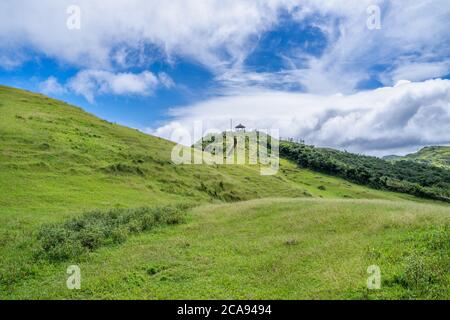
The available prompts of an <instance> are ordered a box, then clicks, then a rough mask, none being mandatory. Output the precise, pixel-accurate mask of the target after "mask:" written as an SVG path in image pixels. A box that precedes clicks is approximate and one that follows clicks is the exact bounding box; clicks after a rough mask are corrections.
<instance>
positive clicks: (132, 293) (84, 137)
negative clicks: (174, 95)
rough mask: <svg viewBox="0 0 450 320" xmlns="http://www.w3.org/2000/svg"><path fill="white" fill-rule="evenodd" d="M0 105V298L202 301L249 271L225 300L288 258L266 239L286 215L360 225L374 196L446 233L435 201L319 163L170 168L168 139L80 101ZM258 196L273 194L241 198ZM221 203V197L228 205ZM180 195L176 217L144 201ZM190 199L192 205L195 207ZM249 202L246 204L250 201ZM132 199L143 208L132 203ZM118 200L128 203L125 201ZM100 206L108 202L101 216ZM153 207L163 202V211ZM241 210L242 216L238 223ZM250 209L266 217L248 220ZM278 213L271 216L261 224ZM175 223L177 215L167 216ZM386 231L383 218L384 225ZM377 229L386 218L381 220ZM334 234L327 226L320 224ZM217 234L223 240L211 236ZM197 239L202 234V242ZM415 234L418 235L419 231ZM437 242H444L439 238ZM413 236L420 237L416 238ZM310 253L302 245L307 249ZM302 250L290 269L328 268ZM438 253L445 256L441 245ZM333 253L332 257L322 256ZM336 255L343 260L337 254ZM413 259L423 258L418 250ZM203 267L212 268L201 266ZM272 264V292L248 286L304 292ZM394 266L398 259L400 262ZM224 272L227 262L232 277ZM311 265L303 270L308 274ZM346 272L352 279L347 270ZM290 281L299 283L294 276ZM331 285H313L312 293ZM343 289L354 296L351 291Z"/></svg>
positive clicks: (301, 224) (18, 97) (16, 100)
mask: <svg viewBox="0 0 450 320" xmlns="http://www.w3.org/2000/svg"><path fill="white" fill-rule="evenodd" d="M0 115H1V116H0V181H2V183H1V184H0V257H1V259H0V299H8V298H43V297H46V298H70V297H74V298H99V297H102V298H118V297H137V298H167V297H172V298H176V297H183V298H196V297H206V298H213V297H219V296H224V295H225V291H224V290H225V289H224V288H237V286H238V285H239V281H240V280H241V279H244V278H248V279H253V282H249V283H248V286H247V287H246V288H244V289H242V291H239V290H237V289H233V290H231V291H230V296H232V297H236V298H242V297H246V296H247V294H248V292H250V291H251V290H250V287H251V286H252V284H255V283H256V282H257V280H256V279H258V277H257V276H259V275H260V274H259V273H258V272H257V271H258V268H259V267H261V268H262V266H263V265H266V263H267V265H266V268H268V269H267V270H269V271H270V270H271V269H270V266H271V264H270V261H275V259H280V258H283V257H288V253H289V251H286V250H290V249H289V246H288V247H287V248H285V247H284V246H283V244H281V245H280V246H281V248H285V249H282V250H281V251H280V253H277V252H276V251H274V248H279V247H277V246H278V245H279V243H278V242H274V243H273V244H271V243H270V241H269V242H267V241H266V240H267V239H266V237H267V238H270V237H274V238H277V237H279V236H284V235H288V234H289V230H290V229H289V228H290V227H293V226H294V225H295V226H297V227H298V228H299V230H300V229H301V228H308V225H310V223H311V221H309V220H308V219H316V218H317V219H319V220H317V221H316V222H317V223H322V222H324V221H325V220H326V219H325V216H324V218H323V219H325V220H324V221H322V220H320V219H321V218H320V217H321V216H322V215H323V214H327V213H328V214H330V215H332V216H333V215H335V216H334V218H335V219H337V220H336V221H342V222H343V223H344V222H345V223H344V224H345V225H347V223H349V226H351V225H352V224H353V223H354V226H355V227H356V228H359V226H360V225H361V224H362V221H363V220H364V217H365V216H364V214H365V213H367V212H369V213H370V212H371V211H370V210H374V209H373V208H374V207H378V206H379V204H380V203H381V202H379V201H388V202H382V205H381V207H380V209H379V210H378V211H377V214H379V215H381V216H382V217H383V215H384V214H385V213H386V214H389V215H388V217H390V215H391V214H393V213H395V212H400V213H402V214H403V215H404V216H405V219H406V221H407V222H408V221H410V220H411V219H412V220H414V221H415V219H416V218H415V217H413V216H409V215H408V210H409V209H411V208H418V209H417V210H418V211H421V212H422V213H423V214H425V215H426V214H427V213H429V219H426V218H423V217H422V215H419V216H420V217H418V218H417V219H418V220H417V221H419V222H420V223H421V222H422V221H425V222H426V224H425V227H426V228H425V229H423V230H422V229H421V228H419V227H418V226H419V224H420V223H419V222H417V223H414V224H408V223H407V224H406V225H405V226H404V229H403V231H404V232H405V234H411V235H415V234H416V233H417V234H418V235H419V234H422V232H425V233H426V234H428V233H427V232H432V231H433V230H435V228H438V229H439V228H440V229H439V230H441V229H442V228H444V230H448V229H446V228H447V225H446V224H445V223H443V222H442V220H443V218H442V217H444V218H446V217H448V216H447V215H448V214H449V206H447V205H444V204H442V203H436V204H433V202H432V201H425V200H422V199H418V198H415V197H413V196H410V195H406V194H401V193H394V192H386V191H381V190H374V189H371V188H368V187H364V186H361V185H357V184H353V183H350V182H348V181H345V180H343V179H340V178H337V177H333V176H330V175H326V174H323V173H317V172H315V171H312V170H308V169H299V168H298V167H297V165H296V164H294V163H293V162H290V161H288V160H285V159H282V161H281V168H280V172H279V173H278V174H277V175H275V176H261V175H260V172H259V167H258V166H250V165H244V166H237V165H229V166H208V165H182V166H176V165H174V164H173V163H172V162H171V161H170V155H171V151H172V148H173V146H174V144H173V143H172V142H169V141H166V140H163V139H160V138H157V137H152V136H149V135H145V134H143V133H140V132H138V131H136V130H133V129H130V128H126V127H123V126H119V125H116V124H112V123H109V122H107V121H104V120H100V119H98V118H96V117H95V116H93V115H90V114H88V113H86V112H84V111H83V110H81V109H80V108H76V107H73V106H70V105H67V104H66V103H64V102H61V101H57V100H53V99H50V98H48V97H45V96H43V95H40V94H35V93H31V92H26V91H22V90H18V89H13V88H8V87H0ZM262 198H277V199H279V200H255V202H241V201H248V200H251V199H262ZM280 198H295V199H296V200H280ZM325 199H354V200H347V201H343V200H325ZM356 199H372V200H370V201H369V200H360V201H359V200H356ZM267 201H269V202H267ZM231 202H232V203H233V204H227V203H231ZM419 202H428V203H429V204H428V205H426V204H419ZM286 203H288V204H289V206H290V209H289V215H288V216H285V215H283V210H284V209H286ZM181 204H182V205H183V206H184V207H183V208H184V209H183V214H186V218H185V219H184V218H180V219H178V218H174V217H173V216H171V215H170V214H169V216H161V211H159V209H155V207H156V206H159V207H162V208H168V207H167V206H178V205H181ZM249 204H251V205H250V207H249ZM269 204H270V205H269ZM198 205H202V207H201V208H193V207H194V206H198ZM252 206H256V207H257V208H255V209H251V208H252ZM416 206H417V207H416ZM140 207H145V208H143V209H136V208H140ZM322 207H323V209H320V208H322ZM127 208H130V211H127V210H125V209H127ZM352 208H353V209H352ZM402 208H403V209H402ZM405 208H406V209H405ZM114 209H115V210H116V211H114ZM94 210H95V211H96V213H92V214H90V215H86V216H82V214H83V212H85V211H94ZM98 210H102V211H103V210H112V211H110V213H109V214H108V215H106V214H102V212H99V211H98ZM255 210H256V211H255ZM414 210H416V209H414ZM417 210H416V211H417ZM162 212H172V211H170V210H168V209H167V210H166V209H164V210H162ZM177 212H178V211H177ZM352 212H354V213H355V216H354V219H355V221H354V222H351V220H352V214H351V213H352ZM272 213H273V216H270V215H271V214H272ZM247 214H248V218H247V219H244V220H243V216H246V215H247ZM258 214H262V216H264V217H266V218H267V219H266V218H264V219H259V218H258V217H259V216H258ZM311 214H313V215H314V216H310V215H311ZM253 216H254V217H255V219H253V218H252V217H253ZM301 217H304V218H305V219H303V218H301ZM144 218H145V219H144ZM306 218H308V219H306ZM73 219H79V220H73ZM383 219H384V218H376V221H378V220H379V221H381V222H380V223H381V225H383V222H382V221H384V220H383ZM408 219H410V220H408ZM421 219H424V220H421ZM253 220H255V221H253ZM366 220H367V219H366ZM412 220H411V221H412ZM444 220H445V219H444ZM243 221H245V223H244V224H242V223H243ZM276 221H279V222H280V223H281V224H282V225H280V226H279V227H277V228H272V227H271V226H272V225H273V223H275V222H276ZM308 221H309V222H308ZM312 221H314V220H312ZM387 221H390V220H387ZM175 223H181V224H180V225H178V226H175V225H174V224H175ZM241 224H242V227H243V228H244V226H246V227H245V228H244V229H241V232H243V234H242V237H248V241H249V242H248V243H246V242H245V241H244V242H242V243H241V244H242V246H239V245H238V242H237V241H238V239H239V237H236V238H233V237H234V236H235V235H236V236H237V234H236V232H237V230H240V229H239V228H236V226H239V225H241ZM80 226H81V227H80ZM323 227H324V228H325V225H323ZM416 227H417V228H416ZM210 228H211V229H210ZM318 228H319V227H318ZM391 228H392V226H389V223H387V227H386V230H390V229H391ZM214 230H217V231H218V234H217V236H218V237H213V236H212V235H213V234H212V232H213V231H214ZM377 230H378V229H375V231H377ZM379 230H384V229H383V227H380V229H379ZM436 230H437V229H436ZM341 231H343V230H341V229H336V230H335V231H332V232H337V233H341ZM375 231H374V232H375ZM308 232H309V236H308V237H309V240H305V241H310V242H311V243H310V245H314V243H315V242H317V241H319V240H320V239H321V238H322V237H323V236H324V235H323V234H321V233H317V232H318V230H317V229H314V228H312V229H310V230H309V231H308ZM353 232H354V234H353V236H355V237H357V238H359V239H360V240H361V243H360V245H361V246H364V245H366V244H371V245H373V246H374V248H378V245H377V242H367V241H369V240H370V239H364V235H365V234H364V232H363V231H362V230H359V229H354V230H353ZM383 232H384V231H383ZM383 232H381V233H380V234H378V235H377V236H378V237H380V238H379V239H382V238H383V235H384V233H383ZM375 233H376V232H375ZM227 234H229V235H230V238H229V241H231V242H224V243H222V244H220V243H221V241H223V240H224V239H225V238H227ZM393 235H394V233H392V234H391V236H393ZM437 237H438V239H441V238H442V237H443V236H442V235H441V233H439V234H438V235H437ZM207 238H209V239H210V240H209V242H205V246H202V245H201V244H202V243H203V242H204V241H206V239H207ZM67 239H69V240H70V242H69V240H67ZM305 239H306V238H305ZM314 239H316V240H314ZM418 239H419V240H417V241H419V242H420V241H421V240H420V239H421V238H418ZM443 239H444V240H443V241H447V240H446V239H447V238H445V236H444V238H443ZM293 240H295V241H300V240H298V239H297V240H296V239H293ZM233 241H234V242H233ZM277 241H278V240H277ZM286 241H289V239H286ZM295 241H294V243H295ZM424 241H425V242H420V245H426V243H427V242H426V240H424ZM439 241H441V240H439ZM326 243H328V242H326ZM249 244H254V245H255V246H257V245H259V246H260V247H259V249H258V248H257V247H255V248H256V249H258V250H261V251H260V253H261V254H263V253H264V254H266V255H267V257H266V258H267V259H268V260H264V259H265V258H264V259H262V260H261V261H260V262H259V263H260V264H261V265H259V264H258V263H256V262H255V265H254V267H252V266H251V265H242V264H243V263H244V261H245V260H246V259H247V258H248V256H247V255H246V254H247V253H248V250H250V249H249V248H250V247H248V245H249ZM65 245H68V246H65ZM72 245H79V247H77V248H78V249H80V250H82V251H79V252H80V256H76V255H73V256H72V255H64V254H65V253H67V252H66V251H70V250H74V248H73V247H72ZM266 245H267V246H266ZM335 245H336V246H337V247H335V249H338V248H339V246H340V244H339V243H336V244H335ZM346 245H348V246H349V247H348V248H347V250H350V246H351V245H352V244H351V243H350V242H348V243H347V242H346ZM383 245H384V247H383V246H381V247H379V248H380V250H381V251H383V250H385V249H383V248H386V250H391V249H389V246H390V242H387V243H385V244H383ZM274 246H275V247H274ZM342 246H344V244H342ZM49 248H50V249H52V250H54V251H55V252H58V253H59V254H61V253H62V254H63V255H56V256H57V257H58V259H59V258H60V259H59V260H58V259H56V258H55V256H52V257H48V256H45V255H43V254H42V253H43V252H44V253H45V251H46V249H49ZM188 248H192V249H193V251H189V249H188ZM299 248H301V247H299ZM317 248H319V247H317ZM330 248H333V246H331V247H330ZM407 249H408V248H407V247H405V250H407ZM83 250H84V251H83ZM311 250H312V249H311ZM436 250H437V251H436V252H435V254H433V255H432V257H437V256H439V255H440V253H439V252H440V251H439V250H440V249H436ZM222 251H223V252H226V253H227V255H224V257H223V259H225V258H227V257H228V258H229V259H230V260H229V261H228V262H231V263H233V262H236V266H237V267H232V268H237V269H228V270H226V272H225V273H224V277H222V278H221V277H220V269H221V268H222V267H223V263H225V262H227V261H225V260H221V258H220V259H219V257H216V255H217V252H222ZM74 252H78V251H74ZM258 252H259V251H258ZM309 252H310V254H312V252H313V251H309ZM317 252H318V251H317ZM383 252H384V251H383ZM433 252H434V251H433ZM302 254H306V253H302ZM63 256H64V258H62V257H63ZM270 256H271V258H270V259H272V260H270V259H269V257H270ZM190 259H191V260H190ZM254 259H259V258H257V257H254ZM310 259H311V260H310V262H308V263H311V265H310V266H311V268H309V267H308V268H306V266H307V264H305V265H304V266H303V267H302V268H306V269H302V268H300V267H299V269H298V270H299V272H300V271H301V272H306V271H307V270H310V271H311V272H313V273H317V274H321V273H323V274H327V273H328V272H329V271H327V270H326V269H320V268H319V270H316V271H314V268H313V266H317V265H321V264H322V263H324V261H321V259H315V258H314V256H313V255H311V256H310ZM352 259H362V258H361V252H360V251H356V252H354V256H353V258H352ZM430 259H431V258H430ZM443 259H447V258H446V257H445V256H443ZM445 261H448V260H445ZM333 263H338V262H336V260H334V262H333ZM340 263H344V264H345V261H341V262H340ZM424 263H426V264H427V266H428V264H429V262H428V261H425V262H424ZM430 263H431V262H430ZM69 264H79V265H80V266H81V267H82V271H83V279H86V282H83V290H81V291H79V292H71V291H68V290H67V289H66V288H65V281H64V279H66V277H67V275H66V268H67V266H68V265H69ZM394 264H395V263H394ZM239 266H242V268H238V267H239ZM395 266H397V264H395ZM434 266H437V267H439V266H440V262H439V263H438V262H436V265H435V264H431V265H430V266H429V267H430V268H431V267H433V268H434ZM208 267H211V268H212V269H211V271H208V270H209V269H208ZM284 267H285V266H284V265H279V266H276V270H279V272H280V273H279V274H278V273H272V272H269V271H267V270H266V271H263V272H265V274H266V280H264V281H267V282H270V281H271V280H274V281H275V285H274V286H273V288H272V289H271V290H272V291H271V290H268V289H267V288H268V286H267V288H266V289H264V288H263V287H262V286H263V283H261V284H260V285H261V287H259V286H256V287H255V288H256V289H258V290H255V297H267V298H270V297H272V298H275V297H282V298H285V297H291V298H295V297H307V294H306V291H304V292H303V294H300V293H298V292H296V291H292V288H291V286H290V284H289V283H290V282H291V281H290V280H289V279H291V278H290V274H291V271H292V270H293V268H294V269H295V264H294V263H292V265H291V266H288V265H286V269H284ZM397 267H398V268H401V267H400V265H398V266H397ZM173 268H175V269H173ZM252 268H253V269H252ZM338 268H340V267H339V266H338ZM393 268H394V267H393ZM439 268H440V267H439ZM98 270H102V272H98ZM174 270H175V271H174ZM345 270H347V271H348V270H349V269H348V268H343V269H342V270H341V271H342V272H344V273H346V272H347V271H345ZM399 270H400V269H399ZM236 271H239V272H238V273H235V275H234V276H233V272H236ZM254 272H256V273H254ZM361 272H364V270H363V271H361ZM313 273H312V274H310V276H311V277H312V279H315V278H314V277H315V275H314V274H313ZM283 277H284V279H283ZM304 277H308V274H305V275H304ZM346 277H351V274H348V275H347V276H346ZM295 279H297V278H295ZM305 279H306V278H305ZM297 280H301V279H300V278H298V279H297ZM205 281H206V282H209V286H206V287H204V290H203V291H201V290H202V289H201V288H199V287H193V285H196V284H201V283H204V282H205ZM302 281H304V279H303V280H302ZM305 281H306V280H305ZM312 281H313V280H312ZM355 281H356V280H355ZM399 281H400V280H399ZM408 281H409V280H408ZM430 281H431V280H430ZM432 281H435V284H436V288H438V289H439V288H441V286H442V285H443V284H444V282H442V281H443V280H442V279H441V278H438V279H434V278H433V280H432ZM358 283H359V282H358ZM433 283H434V282H433ZM177 284H178V285H179V286H178V285H177ZM304 284H305V288H310V287H309V286H307V285H306V283H304ZM353 284H354V282H352V281H349V282H345V286H343V287H339V283H335V284H333V285H332V287H330V286H329V285H327V284H324V283H319V284H318V287H317V288H318V289H316V291H317V290H319V291H320V290H322V291H324V292H326V291H327V292H328V291H329V292H330V293H329V294H330V295H333V294H334V293H335V294H336V295H335V296H334V297H335V298H338V297H345V296H346V295H347V294H348V293H349V292H350V291H349V290H350V289H351V290H357V292H359V291H358V290H359V289H360V286H358V287H353ZM158 285H159V287H158ZM298 285H299V288H300V286H301V285H302V283H299V284H298ZM168 288H170V289H168ZM181 288H184V289H183V290H181ZM189 288H190V289H189ZM311 288H312V287H311ZM331 288H335V289H336V290H334V289H333V290H334V291H333V290H332V289H331ZM352 288H353V289H352ZM165 290H166V291H165ZM177 290H178V291H177ZM199 290H200V291H199ZM305 290H307V289H305ZM330 290H331V291H330ZM396 290H397V289H396ZM408 290H410V289H409V287H404V288H403V289H402V288H400V289H398V290H397V291H398V293H396V294H393V295H391V293H389V292H388V293H386V294H388V296H390V297H399V296H402V295H404V296H405V297H406V296H408V294H409V293H408V292H409V291H408ZM414 290H415V289H414ZM436 290H437V289H436ZM397 291H396V292H397ZM438 291H439V293H436V294H438V295H441V296H442V293H441V290H440V289H439V290H438ZM164 292H165V293H164ZM314 292H315V291H311V293H310V294H314ZM333 292H334V293H333ZM352 292H353V291H352ZM417 292H418V291H414V292H413V293H411V295H409V297H415V296H414V295H418V296H423V297H429V295H430V294H431V293H429V292H428V291H427V292H425V293H421V294H419V293H417ZM316 293H317V292H316ZM209 294H210V295H209ZM272 294H273V295H272ZM330 295H326V294H324V295H322V294H318V293H317V296H316V297H318V298H320V297H327V296H330ZM432 295H433V294H431V296H432ZM350 296H358V297H359V296H360V295H359V293H356V295H355V294H354V293H351V292H350Z"/></svg>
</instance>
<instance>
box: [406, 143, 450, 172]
mask: <svg viewBox="0 0 450 320" xmlns="http://www.w3.org/2000/svg"><path fill="white" fill-rule="evenodd" d="M404 159H405V160H413V161H416V162H420V163H424V164H430V165H434V166H437V167H446V168H449V169H450V147H444V146H442V147H440V146H434V147H425V148H423V149H421V150H420V151H418V152H416V153H412V154H409V155H407V156H405V157H404Z"/></svg>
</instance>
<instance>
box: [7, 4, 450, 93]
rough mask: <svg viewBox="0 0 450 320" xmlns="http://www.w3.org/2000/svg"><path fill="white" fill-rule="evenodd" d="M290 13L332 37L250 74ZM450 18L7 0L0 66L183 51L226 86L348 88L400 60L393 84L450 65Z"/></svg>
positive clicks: (420, 10)
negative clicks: (320, 48)
mask: <svg viewBox="0 0 450 320" xmlns="http://www.w3.org/2000/svg"><path fill="white" fill-rule="evenodd" d="M72 4H76V5H79V6H80V7H81V14H82V15H81V30H73V31H70V30H68V29H67V28H66V19H67V13H66V9H67V7H68V6H69V5H72ZM373 4H378V5H380V6H381V8H382V29H381V30H368V29H367V27H366V20H367V18H368V15H367V12H366V9H367V7H368V6H369V5H373ZM281 11H283V12H290V13H291V14H292V16H293V17H294V18H295V19H297V20H299V21H304V20H305V19H307V18H312V20H311V22H310V23H312V24H314V25H315V26H316V27H317V28H319V29H320V30H322V32H323V33H324V34H325V36H326V38H327V41H328V43H327V47H326V50H325V52H324V54H323V56H320V57H314V56H310V55H307V54H305V53H304V52H301V51H300V52H298V51H295V52H292V53H291V56H288V57H287V59H288V60H289V61H290V63H289V66H286V70H283V72H281V73H276V74H259V75H253V76H251V77H249V76H248V75H247V74H246V73H248V70H246V68H245V63H244V61H245V59H246V57H247V56H248V55H249V53H251V52H252V50H253V49H254V48H255V46H256V45H257V40H258V38H259V37H260V36H261V35H262V34H263V33H264V32H266V31H268V30H270V29H272V28H274V26H276V25H277V23H278V22H279V20H280V14H279V13H280V12H281ZM449 17H450V5H449V3H448V0H432V1H429V0H403V1H388V0H352V1H351V0H333V1H330V0H255V1H241V0H228V1H222V0H211V1H204V0H191V1H185V0H172V1H156V0H153V1H152V0H130V1H126V2H125V1H122V0H110V1H108V3H107V4H105V3H104V1H102V0H61V1H54V0H41V1H31V0H29V1H26V0H21V1H17V0H3V1H1V2H0V38H1V39H2V41H1V42H0V52H2V53H3V55H5V54H6V53H8V54H7V57H4V59H2V62H0V64H3V65H6V66H9V67H13V66H15V65H17V64H18V63H20V61H23V60H24V59H25V57H24V58H23V59H19V60H17V59H13V58H12V57H14V56H17V55H18V54H19V53H20V52H21V51H23V49H24V48H26V49H27V50H34V51H36V52H38V53H41V54H44V55H45V56H48V57H53V58H56V59H58V60H59V61H61V62H64V63H70V64H74V65H77V66H81V67H83V68H88V69H102V70H105V69H106V70H113V69H115V68H119V69H120V68H121V70H122V71H123V70H124V69H127V68H130V67H132V66H136V65H142V64H143V63H144V64H145V62H146V61H147V62H148V61H154V60H161V59H165V60H166V61H169V62H172V61H173V60H174V58H177V57H183V58H187V59H191V60H194V61H197V62H199V63H201V64H203V65H204V66H206V67H207V68H209V69H210V70H212V71H213V72H214V73H215V75H216V76H217V81H219V83H222V81H221V80H226V81H224V84H225V85H229V84H231V85H237V86H242V84H244V85H247V86H252V85H254V84H255V83H258V85H260V86H262V87H271V86H273V81H272V80H274V79H281V80H282V81H283V82H286V85H288V86H289V85H292V83H294V84H295V83H297V84H299V85H301V86H302V87H304V88H306V90H307V91H308V92H312V93H326V94H329V93H336V92H345V93H349V92H352V91H353V90H354V89H355V88H356V87H357V86H358V83H359V82H361V81H363V80H367V78H368V77H370V72H371V71H370V70H371V68H372V67H376V66H378V65H386V64H388V65H392V66H393V67H391V68H390V69H389V70H387V71H386V72H385V74H383V75H382V76H381V77H380V80H381V81H382V82H383V83H385V85H392V84H393V83H395V82H396V81H397V80H398V79H400V78H401V79H403V78H406V79H408V77H411V78H410V79H408V80H412V81H419V80H424V79H427V78H434V77H439V76H442V75H443V74H445V73H446V72H450V70H449V66H448V64H445V63H443V61H442V60H443V59H444V60H446V61H448V58H449V57H448V47H449V45H450V39H449V37H448V30H449V28H450V19H449ZM149 47H150V48H151V49H149ZM8 61H9V62H8ZM431 64H432V65H431ZM410 65H413V66H412V67H411V68H410V67H409V66H410ZM116 72H117V70H116ZM242 74H244V75H242ZM246 80H248V81H246ZM260 80H261V81H260ZM267 80H269V81H267ZM236 82H238V83H237V84H236Z"/></svg>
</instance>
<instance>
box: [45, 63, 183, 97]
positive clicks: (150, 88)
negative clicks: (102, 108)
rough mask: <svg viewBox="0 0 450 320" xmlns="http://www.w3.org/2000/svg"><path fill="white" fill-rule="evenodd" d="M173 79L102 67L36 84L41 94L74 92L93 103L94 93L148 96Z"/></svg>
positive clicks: (160, 74) (148, 73)
mask: <svg viewBox="0 0 450 320" xmlns="http://www.w3.org/2000/svg"><path fill="white" fill-rule="evenodd" d="M173 86H175V84H174V82H173V80H172V79H171V78H170V77H169V76H168V75H167V74H166V73H164V72H161V73H159V74H157V75H155V74H153V73H152V72H150V71H143V72H141V73H128V72H123V73H120V72H119V73H113V72H110V71H104V70H90V69H89V70H83V71H80V72H78V73H77V74H76V75H75V76H74V77H72V78H70V79H69V80H68V81H67V82H66V83H65V84H61V83H60V82H59V81H58V79H56V78H55V77H49V78H48V79H47V80H45V81H43V82H41V83H40V84H39V89H40V91H41V92H42V93H44V94H48V95H56V96H59V95H62V94H64V93H68V92H70V93H74V94H77V95H81V96H83V97H84V98H85V99H86V100H87V101H88V102H90V103H94V102H95V97H96V96H101V95H107V94H112V95H116V96H121V95H135V96H149V95H152V94H153V93H154V91H155V90H156V89H157V88H159V87H165V88H172V87H173Z"/></svg>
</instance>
